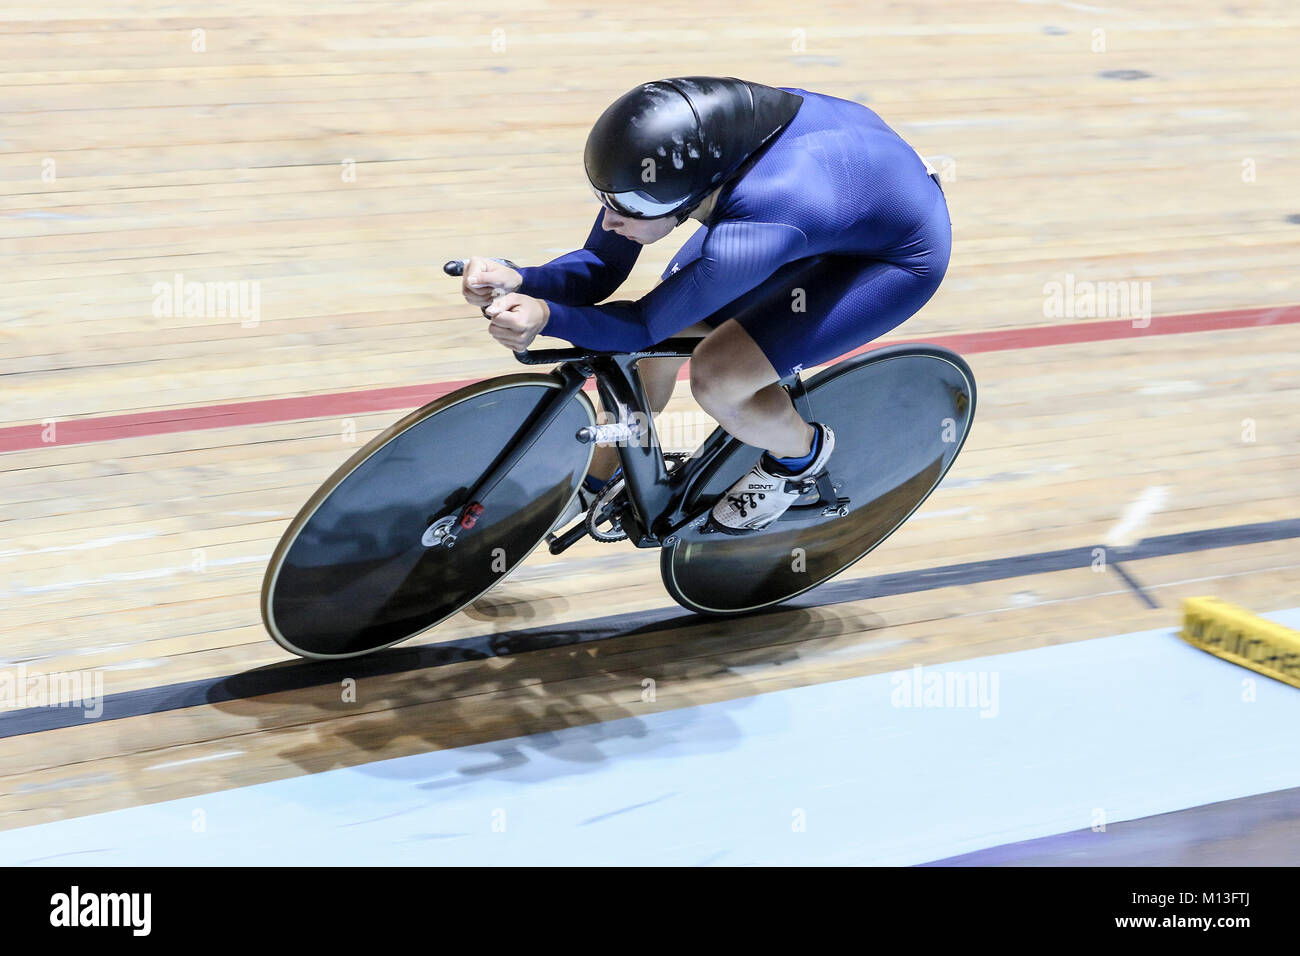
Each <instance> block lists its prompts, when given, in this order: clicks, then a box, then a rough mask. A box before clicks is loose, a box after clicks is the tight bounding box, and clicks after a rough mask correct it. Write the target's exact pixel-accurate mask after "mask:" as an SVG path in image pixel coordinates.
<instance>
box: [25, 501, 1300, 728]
mask: <svg viewBox="0 0 1300 956" xmlns="http://www.w3.org/2000/svg"><path fill="white" fill-rule="evenodd" d="M1289 538H1300V518H1288V519H1284V520H1280V521H1262V522H1259V523H1257V524H1244V525H1232V526H1229V527H1226V528H1207V529H1203V530H1200V531H1185V532H1182V533H1179V534H1167V535H1160V536H1158V537H1154V538H1147V539H1146V540H1144V541H1142V542H1141V543H1139V544H1137V545H1134V546H1133V547H1129V548H1111V549H1108V552H1107V553H1108V555H1109V556H1110V557H1109V560H1110V563H1111V564H1112V565H1114V566H1115V567H1116V568H1117V569H1118V567H1119V565H1118V561H1117V560H1116V558H1117V557H1122V558H1123V559H1124V560H1125V561H1140V560H1143V559H1145V558H1159V557H1166V556H1169V555H1174V554H1186V553H1188V552H1192V551H1206V550H1210V549H1213V548H1231V547H1237V546H1240V545H1248V544H1259V543H1262V542H1266V541H1281V540H1285V539H1289ZM1094 551H1095V548H1092V547H1083V548H1067V549H1064V550H1061V551H1040V552H1038V553H1036V554H1019V555H1012V556H1010V557H1006V558H996V559H993V560H991V561H971V562H967V563H965V564H950V565H947V566H945V567H938V568H923V569H921V570H919V571H905V572H902V573H899V574H881V575H876V576H875V577H869V578H860V579H857V580H853V581H830V582H828V583H826V584H823V585H821V586H820V587H818V588H815V589H814V590H813V591H811V592H809V593H808V594H806V595H804V596H802V597H799V598H796V599H795V600H793V601H788V602H786V603H785V604H780V605H777V606H776V607H773V608H768V609H765V610H763V611H759V612H757V613H758V614H762V615H766V614H780V613H783V612H784V611H788V610H791V609H795V608H815V607H823V606H825V605H829V604H845V603H849V602H852V601H863V600H868V599H870V598H875V597H889V596H892V595H897V594H912V593H916V592H919V591H932V590H934V589H936V588H946V587H954V586H959V585H968V584H980V583H983V582H986V581H999V580H1004V579H1006V578H1015V577H1021V576H1024V575H1029V574H1043V573H1047V572H1052V571H1069V570H1073V569H1078V568H1088V567H1091V565H1092V562H1093V557H1094V554H1093V553H1094ZM1120 574H1121V576H1122V577H1124V578H1125V580H1128V581H1129V583H1130V586H1133V587H1134V588H1136V589H1137V590H1138V593H1139V594H1140V595H1141V594H1144V592H1143V591H1142V590H1141V588H1140V587H1138V586H1137V585H1136V583H1135V582H1133V581H1131V580H1130V579H1129V576H1128V575H1127V573H1126V572H1124V571H1123V570H1120ZM1148 600H1150V599H1149V598H1148ZM1153 606H1154V605H1153ZM711 620H713V619H711V618H707V617H702V616H699V615H696V614H692V613H690V612H689V611H684V610H682V609H681V608H676V607H666V608H655V609H653V610H649V611H636V612H630V613H624V614H612V615H609V616H606V617H594V618H588V619H586V620H582V621H574V622H572V623H568V624H558V625H549V626H546V627H530V628H522V629H520V630H515V631H506V632H504V633H501V634H486V635H482V636H479V637H471V638H466V639H464V640H460V641H452V642H447V643H444V644H430V645H426V646H423V647H408V648H398V649H389V650H386V651H380V652H377V653H375V654H371V655H368V656H365V657H357V658H350V659H348V660H343V661H286V662H285V663H283V664H272V665H270V666H268V667H262V668H257V669H255V670H252V671H248V672H246V673H243V674H233V675H230V676H227V677H213V678H207V679H204V680H195V681H186V682H183V683H179V684H166V685H163V686H161V687H145V688H141V689H139V690H132V691H125V692H123V693H120V694H108V695H106V696H105V697H104V699H103V701H102V704H103V713H102V714H101V715H100V716H99V717H97V718H89V717H86V716H85V714H84V708H82V707H80V706H78V707H29V708H25V709H23V710H14V711H10V712H9V713H8V714H5V715H4V716H3V717H2V718H0V738H4V737H18V736H21V735H24V734H34V733H39V732H41V731H45V730H56V729H58V728H62V727H74V726H77V725H79V724H82V723H87V722H89V721H90V720H92V719H94V720H122V719H123V718H126V717H140V716H144V715H146V714H157V713H164V712H166V711H172V710H181V709H183V708H186V707H199V706H202V705H204V704H220V703H224V702H227V701H232V700H244V699H247V698H250V697H260V696H262V695H264V694H274V693H283V692H285V691H295V690H303V689H305V688H308V687H321V686H325V685H328V684H337V683H339V682H340V681H342V680H343V679H345V678H353V679H357V680H359V679H362V678H366V677H377V676H383V675H388V674H398V673H402V672H404V671H414V670H423V669H426V668H430V667H442V666H443V665H446V664H455V663H459V662H461V661H469V660H482V659H485V658H489V657H504V656H508V655H512V654H522V653H526V652H528V651H537V650H544V649H546V648H551V647H564V646H567V645H574V644H585V643H589V642H592V641H602V640H605V639H607V638H611V637H625V636H630V635H633V634H644V633H647V632H652V631H661V630H667V629H670V628H674V627H693V626H698V625H701V624H707V623H708V622H709V621H711Z"/></svg>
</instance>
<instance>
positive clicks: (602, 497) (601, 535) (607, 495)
mask: <svg viewBox="0 0 1300 956" xmlns="http://www.w3.org/2000/svg"><path fill="white" fill-rule="evenodd" d="M690 457H691V453H690V452H685V451H670V452H665V453H664V466H665V467H666V468H667V469H668V474H670V475H671V474H672V473H673V472H674V471H676V470H677V469H678V468H679V467H681V464H682V462H684V461H686V460H687V459H688V458H690ZM625 489H626V484H625V483H624V482H623V481H622V480H621V479H620V480H618V481H614V482H611V483H609V484H608V485H606V486H605V487H604V488H602V489H601V491H600V494H598V495H597V496H596V500H595V501H593V502H592V503H591V507H590V508H588V509H587V516H586V519H585V521H586V526H587V534H589V535H591V537H592V540H594V541H600V542H603V543H609V542H613V541H626V540H627V532H626V531H625V530H623V525H622V522H621V520H620V518H619V513H620V512H621V511H622V510H623V508H624V507H625V506H626V505H627V498H626V497H625V496H624V494H623V492H624V491H625Z"/></svg>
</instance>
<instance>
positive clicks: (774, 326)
mask: <svg viewBox="0 0 1300 956" xmlns="http://www.w3.org/2000/svg"><path fill="white" fill-rule="evenodd" d="M947 253H948V250H947V248H946V246H945V247H942V248H940V249H938V250H937V251H936V252H935V253H934V254H933V255H931V256H930V257H929V261H928V262H927V261H924V257H920V260H921V261H909V263H908V265H907V266H902V265H898V264H895V263H892V262H882V261H879V260H868V259H855V258H847V257H834V256H828V257H823V258H820V259H819V260H818V261H815V262H812V263H810V264H808V265H807V266H806V267H805V268H802V269H798V270H790V274H789V275H786V276H782V277H781V278H780V281H779V282H777V283H776V284H774V285H773V286H772V287H771V288H770V289H769V292H770V295H768V296H767V297H766V298H765V299H763V300H761V301H755V302H748V303H743V304H742V306H741V308H740V310H739V311H735V312H732V314H731V317H732V318H734V319H735V320H736V321H737V322H739V323H740V325H741V326H742V327H743V328H744V329H745V331H746V332H748V333H749V335H750V337H751V338H752V339H753V340H754V341H755V342H756V343H757V344H758V347H759V348H760V349H762V351H763V354H764V355H766V356H767V358H768V361H770V362H771V363H772V367H773V368H775V369H776V371H777V373H778V374H780V375H789V374H790V373H791V372H792V371H794V370H795V369H796V368H799V369H803V368H812V367H813V366H815V365H821V364H823V363H825V362H829V361H831V360H832V359H835V358H838V357H839V356H841V355H843V354H845V353H846V352H851V351H853V350H854V349H855V348H857V347H858V346H860V345H865V344H866V343H867V342H870V341H871V340H872V339H875V338H878V337H880V336H881V335H884V334H885V333H886V332H888V331H889V330H890V329H892V328H895V327H896V326H898V325H901V324H902V323H903V322H905V321H907V319H909V318H911V317H912V316H913V315H915V314H916V313H917V312H918V311H919V310H920V309H921V307H922V306H923V305H925V303H926V302H928V301H929V300H930V297H931V296H933V295H934V293H935V291H936V290H937V289H938V288H939V283H940V282H942V281H943V275H944V272H945V270H946V269H947V265H948V254H947ZM917 258H918V257H914V259H917ZM774 278H775V277H774ZM766 285H767V283H764V286H766Z"/></svg>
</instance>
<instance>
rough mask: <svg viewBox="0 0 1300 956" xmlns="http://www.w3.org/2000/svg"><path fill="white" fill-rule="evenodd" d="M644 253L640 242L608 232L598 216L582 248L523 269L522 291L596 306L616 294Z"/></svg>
mask: <svg viewBox="0 0 1300 956" xmlns="http://www.w3.org/2000/svg"><path fill="white" fill-rule="evenodd" d="M640 253H641V247H640V245H638V244H637V243H635V242H633V241H632V240H630V239H625V238H624V237H622V236H619V235H617V234H615V233H613V232H607V231H606V230H605V229H603V228H602V227H601V217H600V216H597V217H596V222H595V224H594V225H593V226H592V228H591V232H590V233H589V234H588V235H587V241H586V243H584V244H583V247H582V248H581V249H578V250H575V251H574V252H566V253H565V254H564V255H562V256H559V257H558V258H555V259H552V260H551V261H550V262H548V263H546V264H545V265H542V266H531V267H527V268H523V269H520V270H519V272H520V274H521V275H522V276H523V280H524V281H523V285H521V286H520V287H519V290H518V291H520V292H522V293H523V294H524V295H531V296H532V297H533V298H536V299H547V300H550V301H552V302H560V303H563V304H565V305H592V304H594V303H596V302H599V301H601V300H602V299H607V298H609V297H610V296H611V295H613V294H614V292H615V290H617V289H618V287H619V286H620V285H622V284H623V282H624V280H626V279H627V277H628V274H629V273H631V271H632V266H633V265H635V264H636V260H637V256H638V255H640Z"/></svg>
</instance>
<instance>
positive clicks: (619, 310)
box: [542, 300, 664, 352]
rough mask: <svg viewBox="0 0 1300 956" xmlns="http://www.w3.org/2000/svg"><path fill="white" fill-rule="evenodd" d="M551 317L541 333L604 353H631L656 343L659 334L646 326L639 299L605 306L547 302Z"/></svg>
mask: <svg viewBox="0 0 1300 956" xmlns="http://www.w3.org/2000/svg"><path fill="white" fill-rule="evenodd" d="M546 305H547V307H548V308H549V310H550V317H549V318H548V319H547V322H546V326H545V327H544V328H543V329H542V335H549V336H551V337H553V338H557V339H564V340H566V341H568V342H572V343H573V344H574V345H578V346H581V347H582V348H588V349H596V350H598V351H602V352H632V351H635V350H637V349H643V348H645V347H646V346H649V345H654V344H655V343H656V342H658V341H659V339H660V338H663V337H664V336H658V337H656V336H655V335H654V334H653V333H652V332H651V330H650V329H649V328H647V326H646V323H645V319H644V316H643V313H642V310H641V307H640V306H639V305H638V304H637V303H636V302H631V301H621V302H606V303H605V304H604V305H587V306H574V305H565V304H564V303H561V302H553V301H550V300H547V301H546Z"/></svg>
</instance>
